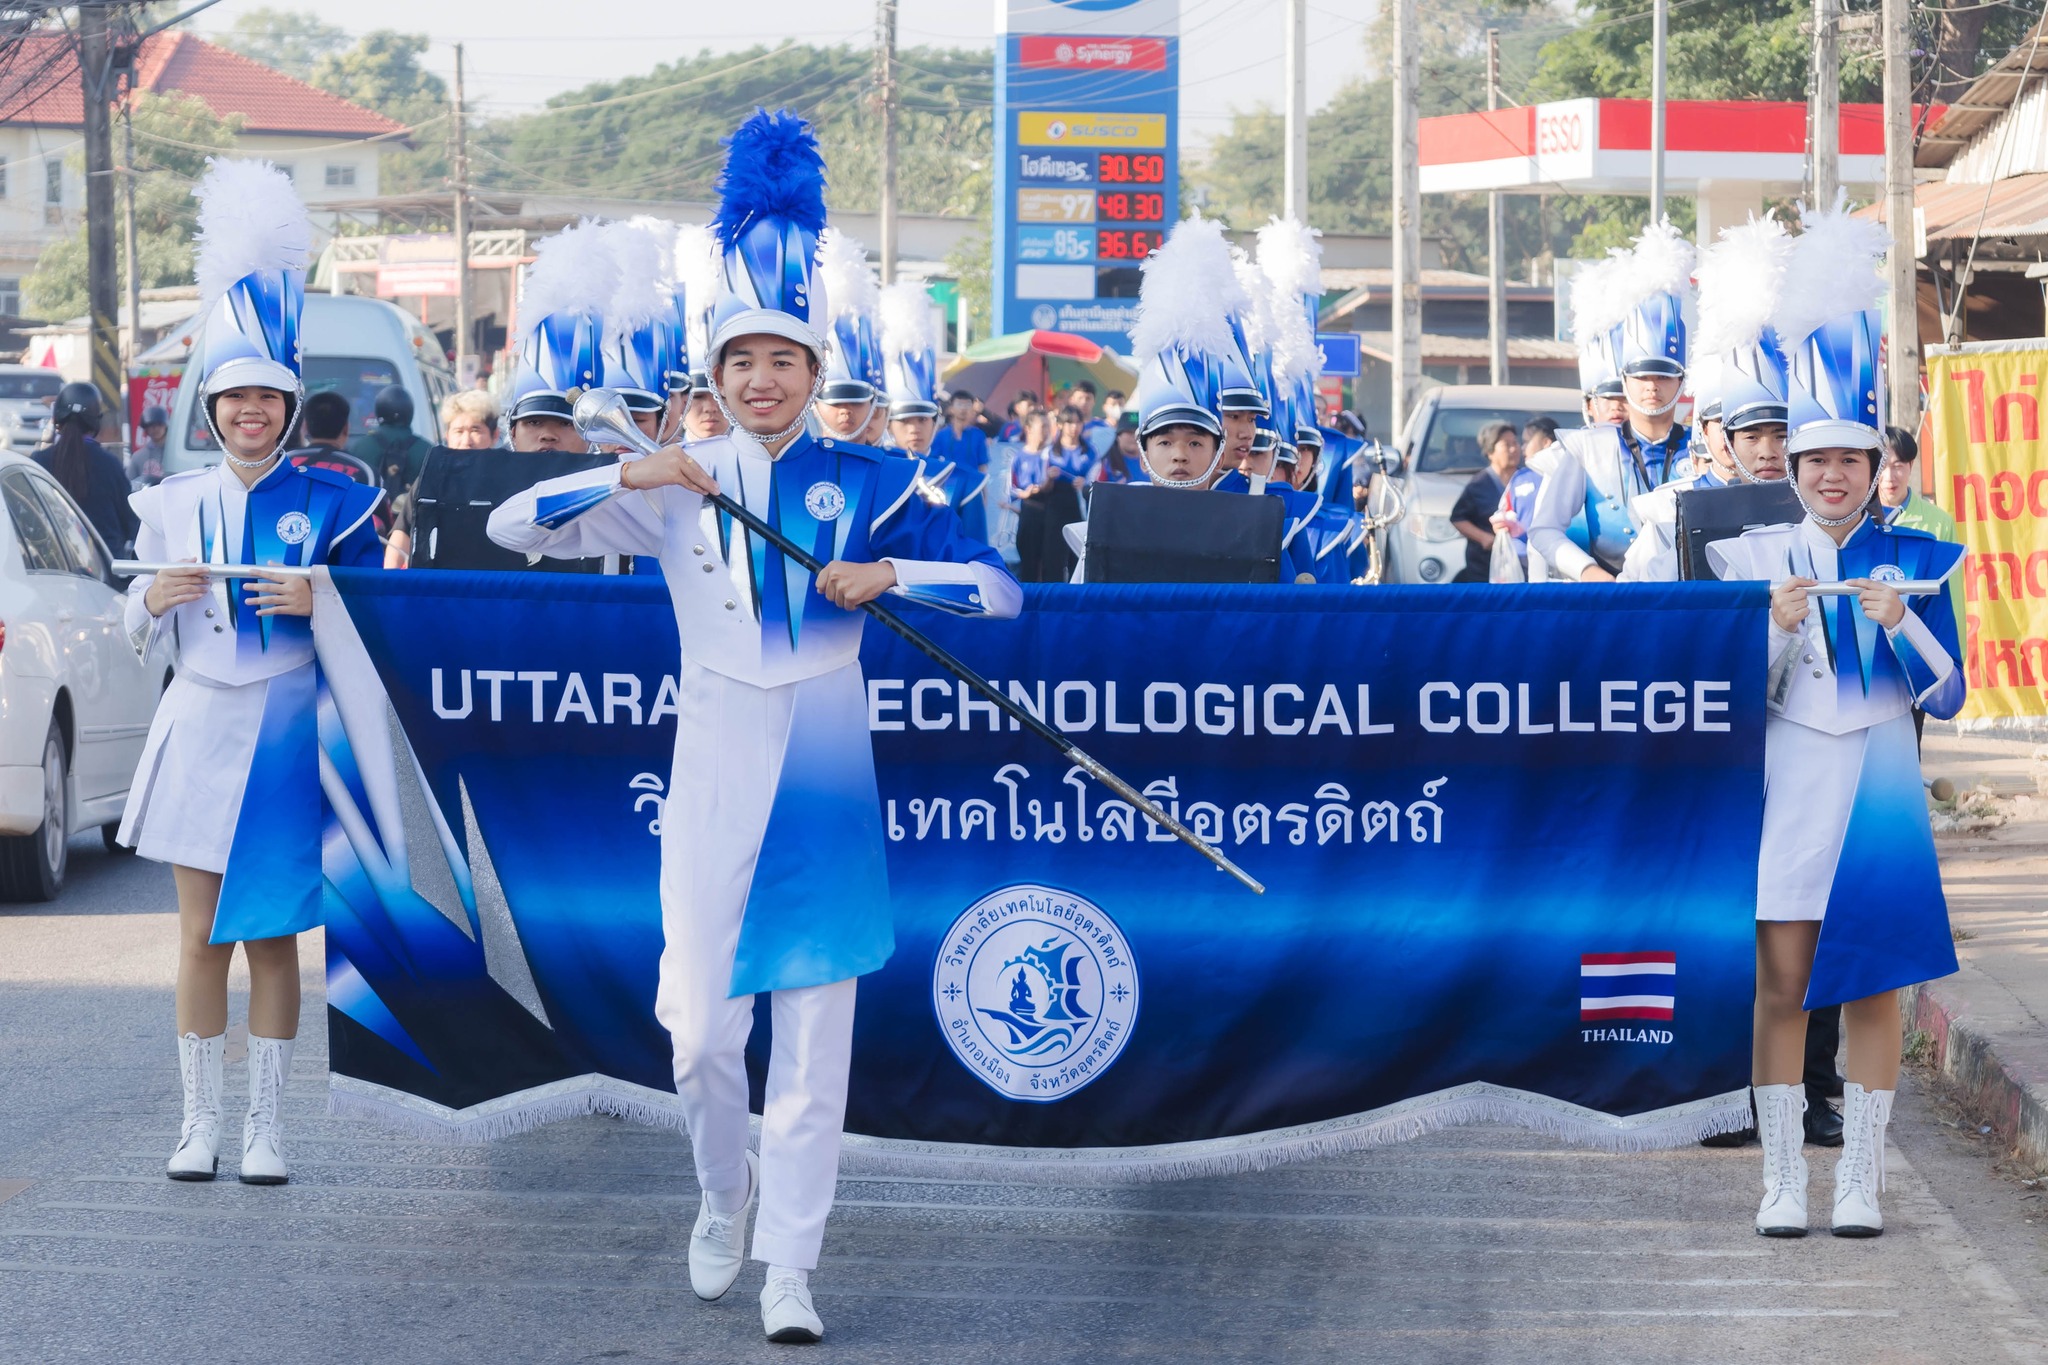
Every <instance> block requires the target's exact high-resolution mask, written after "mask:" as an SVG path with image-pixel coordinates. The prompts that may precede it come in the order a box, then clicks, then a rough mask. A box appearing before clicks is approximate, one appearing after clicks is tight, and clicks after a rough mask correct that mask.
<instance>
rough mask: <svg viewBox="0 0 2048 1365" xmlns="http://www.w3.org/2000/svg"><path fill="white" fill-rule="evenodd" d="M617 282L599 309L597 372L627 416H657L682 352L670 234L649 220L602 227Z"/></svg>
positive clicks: (664, 225) (672, 232) (663, 225)
mask: <svg viewBox="0 0 2048 1365" xmlns="http://www.w3.org/2000/svg"><path fill="white" fill-rule="evenodd" d="M603 233H604V244H605V247H606V248H607V249H608V250H609V251H610V252H611V253H612V262H613V264H614V265H615V266H616V267H617V270H618V280H617V282H616V287H615V288H614V290H613V292H612V297H611V301H610V302H609V303H608V304H607V305H606V306H605V309H604V341H603V345H602V350H603V357H602V360H603V371H604V377H605V383H606V384H607V386H608V387H610V388H614V389H617V390H618V391H619V393H620V395H621V396H622V397H624V398H625V400H626V407H627V409H628V410H629V411H632V412H660V411H662V409H663V408H665V407H666V406H667V404H668V387H669V376H670V374H671V373H673V372H675V370H676V368H677V366H678V364H679V360H678V353H679V352H681V350H682V347H683V338H682V318H681V316H680V315H679V314H678V313H677V312H676V309H675V293H674V287H673V280H672V278H671V276H672V274H673V272H674V269H675V229H674V228H673V227H671V226H670V225H669V224H667V223H664V222H662V221H660V220H659V219H654V218H644V217H643V218H634V219H631V220H629V221H627V222H623V223H607V224H605V226H604V228H603Z"/></svg>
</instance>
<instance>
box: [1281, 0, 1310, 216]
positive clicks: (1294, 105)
mask: <svg viewBox="0 0 2048 1365" xmlns="http://www.w3.org/2000/svg"><path fill="white" fill-rule="evenodd" d="M1286 5H1287V61H1286V67H1287V71H1286V80H1287V130H1286V133H1287V151H1286V155H1285V157H1284V158H1283V159H1282V167H1281V169H1282V183H1283V185H1284V187H1285V194H1284V198H1285V202H1286V206H1287V207H1286V214H1287V216H1288V217H1290V218H1292V219H1294V220H1295V221H1296V222H1298V223H1306V222H1307V221H1308V0H1286Z"/></svg>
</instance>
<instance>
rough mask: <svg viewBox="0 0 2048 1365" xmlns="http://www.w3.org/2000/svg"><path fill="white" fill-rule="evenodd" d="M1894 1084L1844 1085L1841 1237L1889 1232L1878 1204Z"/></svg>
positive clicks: (1838, 1173) (1838, 1188) (1838, 1175)
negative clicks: (1881, 1086) (1887, 1087)
mask: <svg viewBox="0 0 2048 1365" xmlns="http://www.w3.org/2000/svg"><path fill="white" fill-rule="evenodd" d="M1894 1093H1896V1092H1894V1091H1890V1090H1865V1089H1864V1088H1863V1087H1862V1086H1860V1085H1858V1084H1856V1083H1855V1082H1854V1081H1850V1082H1849V1083H1848V1084H1847V1085H1844V1086H1843V1087H1842V1156H1841V1159H1840V1160H1838V1161H1836V1162H1835V1220H1834V1234H1835V1236H1837V1237H1876V1236H1879V1235H1881V1234H1882V1233H1883V1232H1884V1215H1883V1214H1881V1213H1879V1212H1878V1210H1877V1196H1878V1192H1879V1191H1880V1190H1882V1189H1883V1188H1884V1129H1885V1125H1886V1124H1888V1123H1890V1122H1891V1119H1892V1095H1893V1094H1894Z"/></svg>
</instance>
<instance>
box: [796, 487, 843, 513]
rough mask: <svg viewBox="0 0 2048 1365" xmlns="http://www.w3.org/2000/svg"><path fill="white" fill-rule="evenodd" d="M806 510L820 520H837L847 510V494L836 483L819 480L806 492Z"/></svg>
mask: <svg viewBox="0 0 2048 1365" xmlns="http://www.w3.org/2000/svg"><path fill="white" fill-rule="evenodd" d="M804 510H805V511H806V512H809V513H810V514H811V515H812V516H813V517H815V518H816V519H818V520H819V521H837V520H839V514H840V513H841V512H844V511H845V510H846V494H844V493H843V492H841V491H840V489H839V485H838V484H836V483H826V482H824V481H822V480H821V481H819V482H818V483H814V484H812V485H811V487H810V491H809V492H807V493H805V494H804Z"/></svg>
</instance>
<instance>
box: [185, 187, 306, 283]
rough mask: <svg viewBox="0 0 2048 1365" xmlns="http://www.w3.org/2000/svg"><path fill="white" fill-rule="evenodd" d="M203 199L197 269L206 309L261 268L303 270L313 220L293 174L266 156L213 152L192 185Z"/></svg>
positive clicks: (197, 197)
mask: <svg viewBox="0 0 2048 1365" xmlns="http://www.w3.org/2000/svg"><path fill="white" fill-rule="evenodd" d="M192 196H193V198H195V199H197V200H198V201H199V237H198V242H197V250H196V252H195V256H196V258H197V259H196V260H195V262H194V267H195V273H196V274H197V276H198V281H199V299H200V309H201V311H202V312H205V311H209V310H211V308H212V307H213V303H214V300H216V299H218V298H219V297H220V296H221V295H223V294H225V293H227V292H228V290H229V289H231V288H233V287H234V284H235V282H236V281H237V280H240V279H241V278H242V277H244V276H245V275H249V274H252V273H254V272H255V271H258V270H304V269H305V268H306V257H307V255H308V254H309V253H310V252H311V251H312V248H313V224H312V222H311V220H309V219H308V218H307V217H306V206H305V205H304V204H303V203H301V202H300V201H299V194H298V191H297V190H295V189H293V188H292V181H291V177H290V176H288V175H286V174H285V173H284V172H283V171H281V170H279V169H278V168H277V167H275V166H273V165H271V164H270V163H269V162H268V161H250V160H244V159H241V158H237V157H222V156H214V157H208V158H207V159H206V174H205V175H203V176H201V177H200V180H199V183H198V185H196V186H195V187H193V190H192Z"/></svg>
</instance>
